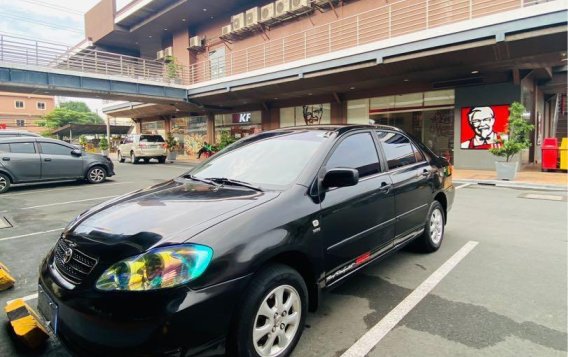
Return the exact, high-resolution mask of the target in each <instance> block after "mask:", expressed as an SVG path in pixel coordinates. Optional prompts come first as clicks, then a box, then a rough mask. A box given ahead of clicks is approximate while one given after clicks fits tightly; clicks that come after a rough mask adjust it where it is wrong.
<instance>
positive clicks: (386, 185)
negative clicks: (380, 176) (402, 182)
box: [379, 182, 392, 193]
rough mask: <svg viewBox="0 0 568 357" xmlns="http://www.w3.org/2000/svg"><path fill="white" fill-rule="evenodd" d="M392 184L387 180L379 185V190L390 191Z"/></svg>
mask: <svg viewBox="0 0 568 357" xmlns="http://www.w3.org/2000/svg"><path fill="white" fill-rule="evenodd" d="M391 187H392V185H391V184H389V183H386V182H383V183H381V187H379V191H381V192H385V193H388V192H389V191H390V189H391Z"/></svg>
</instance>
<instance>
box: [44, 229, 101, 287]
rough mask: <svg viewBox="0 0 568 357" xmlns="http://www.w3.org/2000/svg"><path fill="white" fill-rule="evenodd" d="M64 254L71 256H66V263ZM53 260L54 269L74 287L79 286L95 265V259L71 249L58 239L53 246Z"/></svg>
mask: <svg viewBox="0 0 568 357" xmlns="http://www.w3.org/2000/svg"><path fill="white" fill-rule="evenodd" d="M66 252H69V253H70V254H71V256H70V257H69V256H68V255H67V262H66ZM69 253H67V254H69ZM53 260H54V262H55V268H56V269H57V271H58V272H59V273H60V274H61V275H62V276H63V278H65V279H66V280H68V281H69V282H70V283H73V284H75V285H78V284H81V282H82V281H83V280H84V279H85V278H86V277H87V276H88V275H89V274H90V273H91V271H92V270H93V268H94V267H95V265H96V264H97V260H96V259H95V258H92V257H90V256H88V255H87V254H85V253H83V252H81V251H79V250H77V249H74V248H71V247H70V246H69V244H67V243H66V242H65V240H63V239H60V240H59V241H58V242H57V245H56V246H55V254H54V259H53Z"/></svg>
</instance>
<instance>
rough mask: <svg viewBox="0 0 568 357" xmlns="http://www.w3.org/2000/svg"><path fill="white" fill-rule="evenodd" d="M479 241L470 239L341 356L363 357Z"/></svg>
mask: <svg viewBox="0 0 568 357" xmlns="http://www.w3.org/2000/svg"><path fill="white" fill-rule="evenodd" d="M477 244H478V242H475V241H469V242H467V243H466V244H465V245H464V246H463V247H462V248H461V249H460V250H458V251H457V252H456V253H455V254H454V255H453V256H452V257H451V258H450V259H448V260H447V261H446V262H445V263H444V264H442V266H440V267H439V268H438V269H437V270H436V271H435V272H434V273H432V275H430V276H429V277H428V278H427V279H426V280H424V281H423V282H422V284H420V286H418V287H417V288H416V289H415V290H414V291H413V292H411V293H410V294H409V295H408V296H407V297H406V298H405V299H404V300H402V302H400V304H398V305H397V306H396V307H395V308H394V309H393V310H391V311H390V312H389V313H388V314H387V315H386V316H385V317H383V319H382V320H381V321H379V322H378V323H377V324H376V325H375V326H373V327H372V328H371V329H370V330H369V331H367V333H365V334H364V335H363V336H362V337H361V338H360V339H359V340H358V341H357V342H355V344H353V346H351V347H350V348H349V349H348V350H347V351H345V353H343V354H342V355H341V357H363V356H366V355H367V353H369V352H370V351H371V349H373V347H375V345H377V344H378V343H379V342H380V341H381V340H382V339H383V337H385V336H386V335H387V334H388V333H389V332H390V330H392V329H393V328H394V327H395V326H396V325H397V324H398V323H399V322H400V321H401V320H402V319H403V318H404V317H405V316H406V315H407V314H408V313H409V312H410V311H411V310H412V309H413V308H414V307H415V306H416V305H418V303H419V302H420V301H422V299H424V298H425V297H426V295H428V294H429V293H430V292H431V291H432V290H433V289H434V288H435V287H436V285H438V283H440V281H442V279H444V277H445V276H446V275H448V274H449V273H450V272H451V271H452V270H453V269H454V268H455V267H456V266H457V265H458V264H459V262H460V261H461V260H462V259H463V258H465V257H466V256H467V255H468V254H469V253H470V252H471V251H472V250H473V248H475V246H477Z"/></svg>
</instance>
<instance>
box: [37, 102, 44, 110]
mask: <svg viewBox="0 0 568 357" xmlns="http://www.w3.org/2000/svg"><path fill="white" fill-rule="evenodd" d="M37 109H38V110H45V102H37Z"/></svg>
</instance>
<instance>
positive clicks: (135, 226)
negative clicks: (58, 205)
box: [63, 179, 278, 254]
mask: <svg viewBox="0 0 568 357" xmlns="http://www.w3.org/2000/svg"><path fill="white" fill-rule="evenodd" d="M277 196H278V192H274V191H268V192H258V191H254V190H249V189H246V188H241V187H232V186H231V187H215V186H212V185H207V184H204V183H199V182H196V181H190V180H184V179H176V180H171V181H167V182H165V183H163V184H159V185H156V186H152V187H150V188H147V189H144V190H140V191H136V192H132V193H130V194H127V195H125V196H121V197H118V198H116V199H114V200H111V201H109V202H105V203H103V204H101V205H99V206H96V207H93V208H92V209H90V210H89V211H87V212H85V213H83V214H82V215H80V216H79V217H78V218H76V219H75V221H74V222H72V223H71V224H70V225H69V226H68V228H67V229H66V230H65V232H64V234H63V236H64V237H66V238H68V239H70V240H72V241H75V242H76V243H78V244H80V245H82V246H83V247H84V248H86V249H87V250H89V251H92V250H100V249H104V247H103V246H106V248H109V247H110V248H120V247H123V248H128V249H126V250H127V251H129V253H128V254H135V253H141V252H144V251H146V250H147V249H149V248H151V247H154V246H159V245H164V244H175V243H182V242H185V241H187V240H188V239H190V238H191V237H193V236H194V235H196V234H198V233H199V232H202V231H203V230H205V229H207V228H209V227H211V226H213V225H215V224H217V223H219V222H221V221H223V220H226V219H228V218H230V217H232V216H235V215H237V214H239V213H241V212H244V211H246V210H249V209H251V208H253V207H256V206H258V205H261V204H263V203H265V202H268V201H270V200H272V199H274V198H276V197H277ZM101 243H102V244H101ZM104 250H106V251H107V252H108V249H104ZM112 250H114V249H112ZM117 250H124V249H117Z"/></svg>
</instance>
